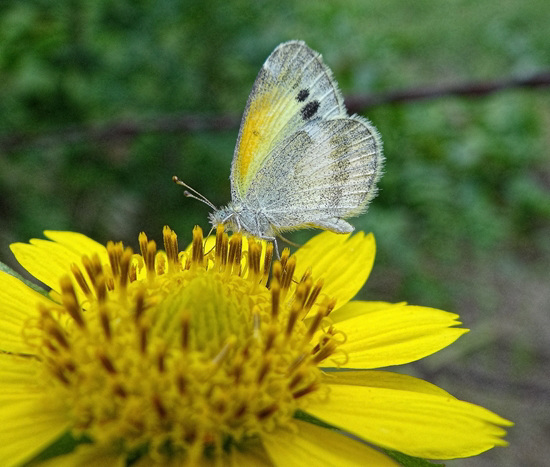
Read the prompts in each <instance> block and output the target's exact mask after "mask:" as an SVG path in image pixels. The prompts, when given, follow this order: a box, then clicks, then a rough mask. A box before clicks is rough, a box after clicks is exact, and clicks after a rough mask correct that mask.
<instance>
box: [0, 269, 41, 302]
mask: <svg viewBox="0 0 550 467" xmlns="http://www.w3.org/2000/svg"><path fill="white" fill-rule="evenodd" d="M0 271H2V272H5V273H6V274H9V275H10V276H13V277H16V278H17V279H19V280H20V281H21V282H23V283H24V284H25V285H28V286H29V287H30V288H31V289H33V290H34V291H36V292H38V293H40V294H42V295H44V296H45V297H49V295H48V291H47V290H44V289H43V288H42V287H40V286H38V285H36V284H35V283H33V282H31V281H29V280H27V279H25V278H24V277H23V276H21V275H20V274H18V273H16V272H15V271H14V270H13V269H12V268H10V267H9V266H8V265H6V264H4V263H2V261H0Z"/></svg>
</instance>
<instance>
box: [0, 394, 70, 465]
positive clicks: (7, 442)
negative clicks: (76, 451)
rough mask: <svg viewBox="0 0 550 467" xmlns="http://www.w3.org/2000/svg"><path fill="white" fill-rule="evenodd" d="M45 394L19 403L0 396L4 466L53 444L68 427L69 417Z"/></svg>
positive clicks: (0, 456) (0, 454)
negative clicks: (48, 400) (46, 401)
mask: <svg viewBox="0 0 550 467" xmlns="http://www.w3.org/2000/svg"><path fill="white" fill-rule="evenodd" d="M44 401H45V400H44V394H41V393H36V394H26V395H25V397H24V400H23V398H22V397H21V398H20V400H18V401H14V400H13V398H9V397H3V396H0V420H2V423H1V424H0V459H2V461H3V462H2V465H3V466H12V465H19V464H20V463H21V462H22V461H25V460H29V459H30V458H32V457H34V456H35V455H36V454H38V453H39V452H41V451H42V450H43V449H45V448H46V447H47V446H48V445H50V444H51V443H52V442H53V441H55V440H56V439H57V438H58V437H59V436H61V434H62V433H63V432H64V431H66V430H67V428H68V425H69V423H68V417H67V416H66V414H65V412H63V411H62V410H61V409H60V407H59V406H58V405H56V404H50V403H47V404H46V403H44Z"/></svg>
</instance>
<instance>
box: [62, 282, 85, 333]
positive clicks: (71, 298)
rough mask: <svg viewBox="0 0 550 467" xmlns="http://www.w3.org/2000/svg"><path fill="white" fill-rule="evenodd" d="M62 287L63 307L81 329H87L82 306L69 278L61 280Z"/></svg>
mask: <svg viewBox="0 0 550 467" xmlns="http://www.w3.org/2000/svg"><path fill="white" fill-rule="evenodd" d="M60 285H61V301H62V302H63V306H64V307H65V309H66V310H67V311H68V312H69V315H70V316H71V318H72V319H74V321H75V322H76V324H77V325H78V327H80V328H81V329H85V328H86V323H85V322H84V317H83V316H82V310H81V309H80V304H79V303H78V299H77V298H76V293H75V291H74V288H73V283H72V282H71V279H70V278H69V276H63V277H62V278H61V280H60Z"/></svg>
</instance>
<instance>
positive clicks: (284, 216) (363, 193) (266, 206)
mask: <svg viewBox="0 0 550 467" xmlns="http://www.w3.org/2000/svg"><path fill="white" fill-rule="evenodd" d="M381 165H382V157H381V142H380V138H379V136H378V133H377V131H376V130H375V129H374V128H373V127H372V126H371V125H370V124H369V123H368V121H366V120H365V119H362V118H360V117H357V116H354V117H352V118H349V117H348V118H336V119H329V120H322V119H315V120H312V121H311V122H309V123H308V124H307V125H305V126H304V127H303V128H302V129H301V130H300V131H298V132H297V133H295V134H293V135H291V136H289V137H288V138H287V139H286V140H284V141H283V142H282V143H281V144H280V145H278V146H277V147H276V148H275V149H274V151H273V154H272V155H270V157H268V158H267V159H265V161H264V164H263V165H262V167H261V168H260V170H259V171H258V173H257V175H256V179H255V181H253V182H252V184H251V186H250V187H249V192H248V193H247V196H246V199H245V200H244V201H245V204H246V205H248V206H251V207H252V208H253V209H257V210H258V211H261V212H262V213H264V214H265V215H266V216H267V217H268V219H269V220H270V222H271V223H272V224H273V225H274V227H275V229H276V230H291V229H295V228H300V227H305V226H311V227H321V228H325V229H329V230H333V231H337V232H350V231H351V230H353V228H352V227H351V225H350V224H348V223H347V222H345V221H343V219H342V218H347V217H352V216H357V215H359V214H361V213H362V212H364V211H365V210H366V208H367V205H368V203H369V201H370V200H371V199H372V198H373V197H374V195H375V194H376V182H377V181H378V179H379V178H380V173H381Z"/></svg>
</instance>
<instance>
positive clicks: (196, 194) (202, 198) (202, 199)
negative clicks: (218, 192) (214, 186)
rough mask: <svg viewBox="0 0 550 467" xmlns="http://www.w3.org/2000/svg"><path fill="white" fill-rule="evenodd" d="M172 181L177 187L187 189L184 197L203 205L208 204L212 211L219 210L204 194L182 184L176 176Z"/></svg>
mask: <svg viewBox="0 0 550 467" xmlns="http://www.w3.org/2000/svg"><path fill="white" fill-rule="evenodd" d="M172 181H173V182H174V183H175V184H176V185H180V186H182V187H184V188H187V189H186V190H185V191H184V192H183V195H184V196H185V197H186V198H193V199H196V200H197V201H200V202H201V203H204V204H206V205H207V206H210V207H211V208H212V209H214V210H217V209H218V208H217V207H216V206H214V204H213V203H212V202H211V201H210V200H209V199H208V198H207V197H206V196H204V195H203V194H201V193H199V192H198V191H197V190H195V189H194V188H191V187H190V186H189V185H188V184H187V183H184V182H182V181H181V180H180V179H179V178H178V177H177V176H176V175H174V176H173V177H172Z"/></svg>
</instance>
